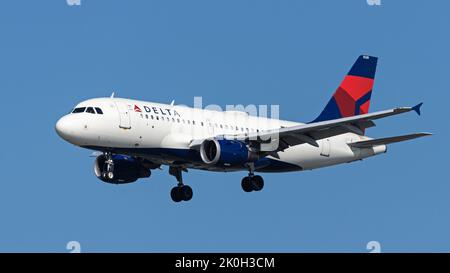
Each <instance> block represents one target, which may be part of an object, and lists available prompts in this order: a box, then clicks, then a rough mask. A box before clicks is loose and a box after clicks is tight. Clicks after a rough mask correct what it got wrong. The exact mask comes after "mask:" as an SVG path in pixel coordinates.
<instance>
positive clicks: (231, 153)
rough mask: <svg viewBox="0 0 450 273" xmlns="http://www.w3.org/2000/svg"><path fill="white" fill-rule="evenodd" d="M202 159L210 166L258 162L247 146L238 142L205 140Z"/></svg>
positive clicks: (201, 149)
mask: <svg viewBox="0 0 450 273" xmlns="http://www.w3.org/2000/svg"><path fill="white" fill-rule="evenodd" d="M200 157H201V158H202V161H203V162H205V163H206V164H208V165H225V166H236V165H243V164H245V163H247V162H249V161H255V160H257V159H258V158H257V156H256V155H255V154H253V153H251V152H250V151H249V149H248V148H247V145H245V143H243V142H241V141H237V140H226V139H222V140H216V139H207V140H204V141H203V142H202V144H201V146H200Z"/></svg>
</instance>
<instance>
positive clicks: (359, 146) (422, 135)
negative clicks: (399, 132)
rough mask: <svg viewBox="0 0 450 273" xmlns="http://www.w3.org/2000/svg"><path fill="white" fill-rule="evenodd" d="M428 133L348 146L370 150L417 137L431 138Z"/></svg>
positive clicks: (359, 142)
mask: <svg viewBox="0 0 450 273" xmlns="http://www.w3.org/2000/svg"><path fill="white" fill-rule="evenodd" d="M431 135H432V134H430V133H416V134H410V135H403V136H395V137H386V138H378V139H371V140H364V141H358V142H354V143H349V144H348V145H350V146H352V147H356V148H370V147H373V146H377V145H383V144H391V143H395V142H400V141H405V140H411V139H415V138H419V137H424V136H431Z"/></svg>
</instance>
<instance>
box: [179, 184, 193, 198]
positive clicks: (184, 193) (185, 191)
mask: <svg viewBox="0 0 450 273" xmlns="http://www.w3.org/2000/svg"><path fill="white" fill-rule="evenodd" d="M180 193H181V198H182V199H183V201H189V200H191V199H192V196H194V192H193V191H192V188H191V187H189V186H183V187H182V188H181V191H180Z"/></svg>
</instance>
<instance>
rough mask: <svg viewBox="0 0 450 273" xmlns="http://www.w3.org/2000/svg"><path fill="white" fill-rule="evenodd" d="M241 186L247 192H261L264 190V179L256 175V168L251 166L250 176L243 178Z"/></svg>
mask: <svg viewBox="0 0 450 273" xmlns="http://www.w3.org/2000/svg"><path fill="white" fill-rule="evenodd" d="M241 186H242V189H243V190H244V191H245V192H252V191H260V190H262V189H263V188H264V179H263V178H262V177H261V176H260V175H255V173H254V167H253V166H252V165H250V166H249V172H248V176H246V177H244V178H242V182H241Z"/></svg>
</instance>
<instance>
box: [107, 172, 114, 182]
mask: <svg viewBox="0 0 450 273" xmlns="http://www.w3.org/2000/svg"><path fill="white" fill-rule="evenodd" d="M106 175H107V177H108V179H109V180H113V179H114V173H113V172H107V174H106Z"/></svg>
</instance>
